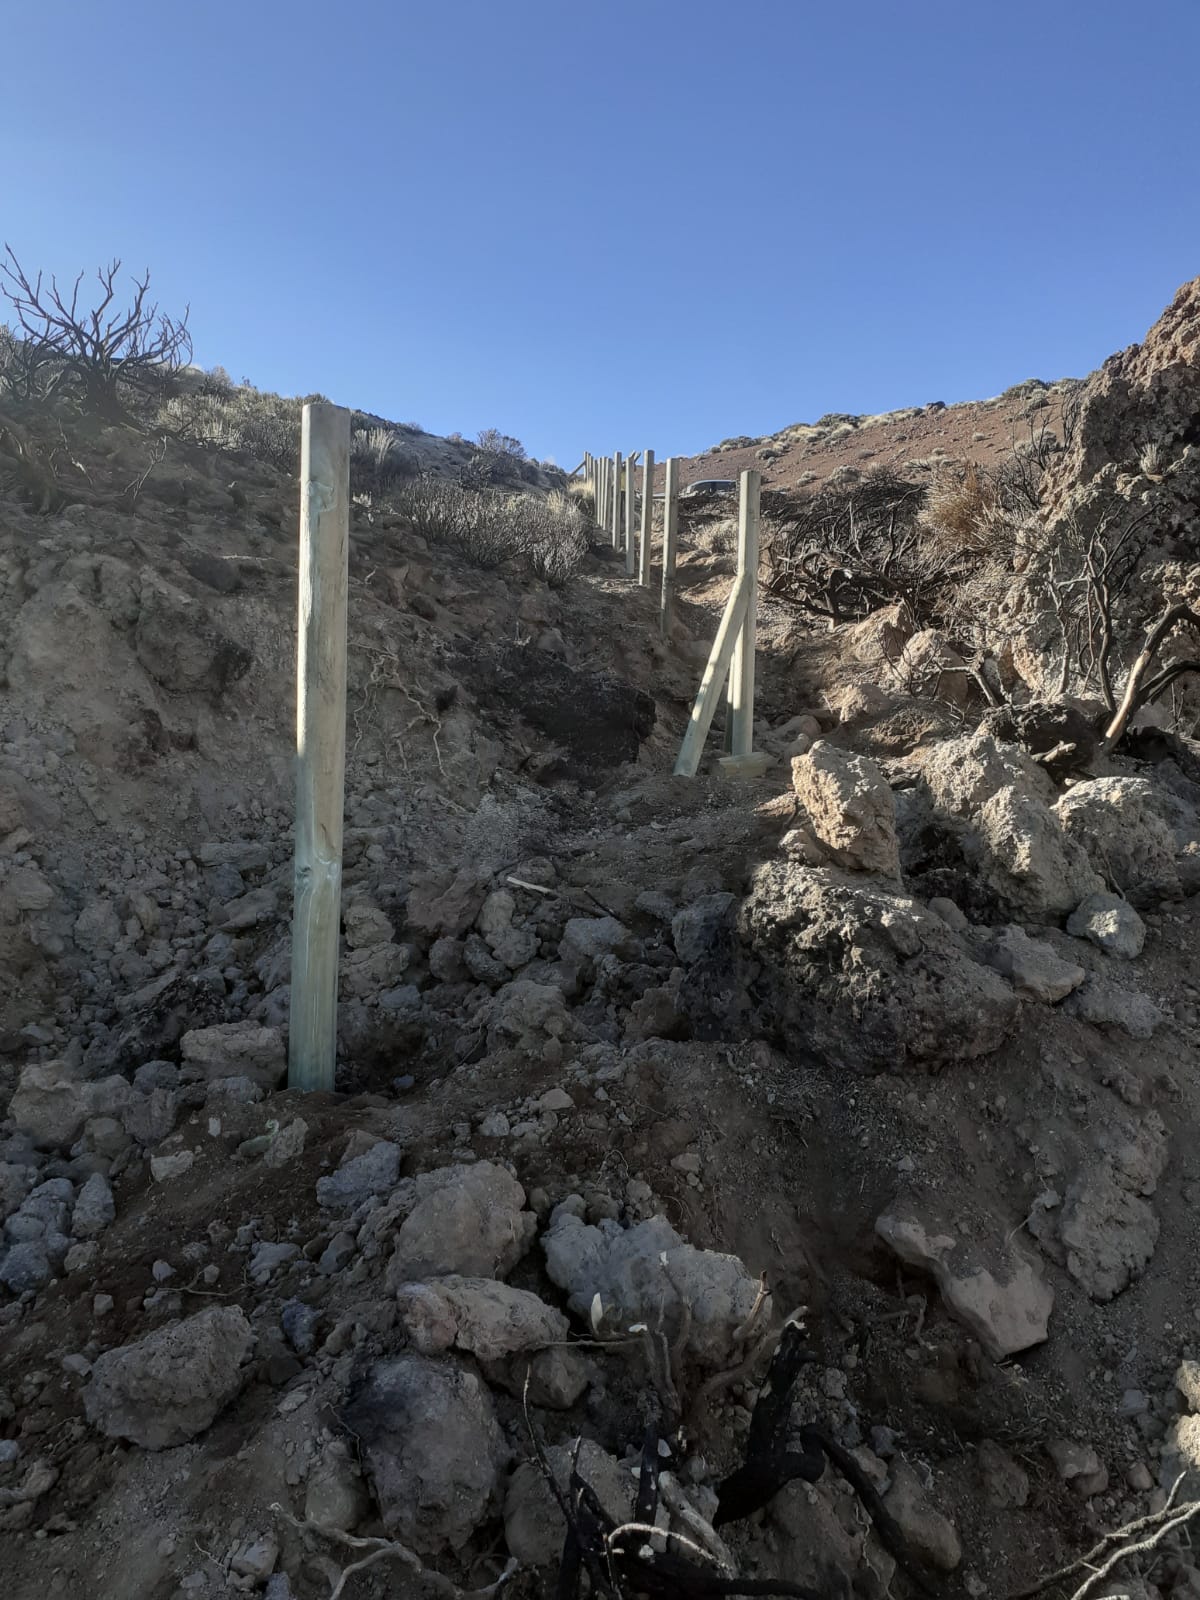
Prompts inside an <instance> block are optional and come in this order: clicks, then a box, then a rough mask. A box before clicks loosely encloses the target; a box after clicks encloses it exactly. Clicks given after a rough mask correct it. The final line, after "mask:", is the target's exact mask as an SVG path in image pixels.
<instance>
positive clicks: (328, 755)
mask: <svg viewBox="0 0 1200 1600" xmlns="http://www.w3.org/2000/svg"><path fill="white" fill-rule="evenodd" d="M349 543H350V413H349V411H347V410H344V409H343V408H342V407H341V406H334V405H330V404H328V402H325V401H322V402H319V403H313V404H309V405H306V406H305V407H304V413H303V421H302V423H301V431H300V616H299V633H298V638H297V649H296V861H295V901H294V909H293V916H292V991H291V1015H290V1022H289V1039H288V1087H289V1088H292V1089H332V1088H333V1080H334V1068H335V1064H336V1060H337V992H338V946H339V936H340V931H341V901H342V806H343V794H344V788H345V771H346V590H347V578H348V561H349Z"/></svg>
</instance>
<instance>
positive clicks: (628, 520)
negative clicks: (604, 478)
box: [625, 453, 637, 578]
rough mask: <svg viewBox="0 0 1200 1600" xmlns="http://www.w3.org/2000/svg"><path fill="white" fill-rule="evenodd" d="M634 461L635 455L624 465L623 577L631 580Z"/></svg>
mask: <svg viewBox="0 0 1200 1600" xmlns="http://www.w3.org/2000/svg"><path fill="white" fill-rule="evenodd" d="M636 460H637V454H636V453H635V454H633V455H631V456H630V458H629V460H628V461H627V462H626V463H625V576H626V577H627V578H632V577H633V575H634V574H635V573H636V572H637V550H636V549H635V547H634V542H633V509H634V502H635V501H636V499H637V490H636V479H635V477H634V472H633V464H634V462H635V461H636Z"/></svg>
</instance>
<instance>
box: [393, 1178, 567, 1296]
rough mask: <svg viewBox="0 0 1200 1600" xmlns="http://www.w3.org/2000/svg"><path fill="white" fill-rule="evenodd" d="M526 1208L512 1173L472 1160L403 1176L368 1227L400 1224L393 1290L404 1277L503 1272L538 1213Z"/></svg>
mask: <svg viewBox="0 0 1200 1600" xmlns="http://www.w3.org/2000/svg"><path fill="white" fill-rule="evenodd" d="M524 1206H525V1191H524V1189H522V1187H521V1185H520V1184H519V1183H518V1182H517V1180H516V1179H515V1178H514V1177H513V1176H512V1174H511V1173H509V1172H507V1171H505V1169H504V1168H503V1167H498V1166H495V1165H494V1164H493V1163H492V1162H490V1161H477V1162H475V1163H473V1164H472V1165H471V1166H454V1167H442V1168H440V1169H438V1170H437V1171H435V1172H425V1173H422V1174H421V1176H420V1177H417V1178H408V1179H405V1180H404V1181H403V1182H402V1183H401V1184H400V1185H399V1186H398V1187H397V1189H396V1190H395V1192H394V1193H393V1195H392V1197H391V1199H390V1200H389V1201H388V1202H387V1203H386V1204H385V1205H384V1206H383V1207H382V1208H381V1209H380V1210H379V1211H377V1212H374V1213H373V1214H372V1215H371V1216H370V1217H369V1218H368V1219H367V1225H366V1226H367V1229H368V1231H369V1232H370V1233H372V1234H373V1235H375V1236H377V1237H378V1236H381V1235H386V1234H387V1233H389V1232H390V1231H391V1229H392V1228H393V1227H395V1225H396V1224H397V1223H399V1231H398V1233H397V1234H396V1242H395V1248H394V1250H393V1253H392V1257H391V1260H390V1261H389V1263H388V1269H387V1284H388V1288H389V1290H391V1291H392V1292H393V1293H394V1292H395V1290H396V1289H397V1288H398V1287H399V1285H400V1284H402V1283H411V1282H421V1281H427V1280H428V1279H430V1278H442V1277H447V1276H450V1275H451V1274H458V1275H461V1276H463V1277H478V1278H505V1277H507V1276H508V1274H509V1273H510V1272H511V1271H512V1269H513V1268H514V1267H515V1266H516V1264H517V1262H518V1261H519V1260H520V1259H521V1257H522V1256H523V1255H524V1254H525V1252H526V1251H527V1250H528V1248H529V1246H530V1244H531V1242H532V1240H533V1236H534V1234H535V1233H536V1232H537V1218H536V1217H535V1216H534V1214H533V1212H532V1211H526V1210H525V1209H524Z"/></svg>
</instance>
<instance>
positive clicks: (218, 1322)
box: [83, 1306, 254, 1450]
mask: <svg viewBox="0 0 1200 1600" xmlns="http://www.w3.org/2000/svg"><path fill="white" fill-rule="evenodd" d="M253 1346H254V1335H253V1333H252V1332H251V1329H250V1324H249V1323H248V1322H247V1321H246V1318H245V1315H244V1314H243V1312H242V1310H241V1308H240V1307H239V1306H210V1307H208V1308H207V1309H206V1310H204V1311H198V1312H197V1313H196V1314H195V1316H192V1317H187V1318H186V1319H185V1320H184V1321H182V1322H176V1323H173V1324H171V1326H170V1327H166V1328H160V1329H158V1330H156V1331H155V1332H154V1333H149V1334H147V1335H146V1337H145V1338H144V1339H139V1340H138V1341H137V1342H136V1343H135V1344H127V1345H121V1346H120V1347H119V1348H117V1349H115V1350H106V1351H105V1352H104V1354H103V1355H100V1356H97V1358H96V1360H95V1362H94V1364H93V1366H92V1376H91V1380H90V1382H89V1383H88V1386H87V1388H86V1389H85V1390H84V1392H83V1403H84V1410H85V1411H86V1413H87V1418H88V1421H89V1422H90V1423H91V1424H92V1426H93V1427H94V1428H97V1429H99V1431H100V1432H101V1433H103V1434H106V1435H107V1436H108V1437H109V1438H110V1439H130V1440H132V1441H133V1443H134V1444H138V1445H141V1446H142V1448H143V1449H145V1450H165V1449H168V1448H169V1447H170V1446H172V1445H177V1444H185V1443H186V1442H187V1441H188V1440H189V1439H194V1438H195V1437H196V1435H197V1434H198V1433H203V1431H204V1429H205V1428H207V1427H208V1425H209V1424H210V1423H211V1422H212V1421H213V1419H214V1418H215V1417H216V1416H217V1415H218V1413H219V1412H221V1411H222V1410H223V1409H224V1408H225V1406H227V1405H228V1404H229V1402H230V1401H231V1400H232V1399H233V1398H234V1396H235V1395H236V1394H238V1392H239V1391H240V1389H241V1387H242V1384H243V1383H244V1382H245V1377H246V1373H245V1369H244V1363H245V1361H246V1358H247V1357H248V1356H249V1354H250V1352H251V1350H252V1349H253Z"/></svg>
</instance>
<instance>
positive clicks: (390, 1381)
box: [346, 1355, 508, 1555]
mask: <svg viewBox="0 0 1200 1600" xmlns="http://www.w3.org/2000/svg"><path fill="white" fill-rule="evenodd" d="M346 1422H347V1425H348V1427H349V1428H350V1430H351V1432H352V1434H353V1435H354V1437H355V1439H356V1440H357V1442H358V1448H359V1452H360V1455H361V1459H362V1460H363V1463H364V1465H365V1467H366V1470H367V1475H368V1477H369V1478H370V1480H371V1482H372V1485H373V1486H374V1491H375V1499H376V1501H377V1503H378V1505H379V1513H380V1517H381V1518H382V1521H383V1525H384V1528H385V1530H386V1531H387V1532H388V1533H390V1534H394V1535H395V1536H396V1537H398V1538H399V1539H401V1540H402V1541H403V1542H404V1543H405V1544H407V1545H410V1546H411V1547H412V1548H413V1549H414V1550H416V1551H417V1552H418V1553H420V1554H422V1555H436V1554H437V1553H439V1552H440V1551H442V1550H445V1549H447V1548H449V1549H458V1548H461V1546H462V1545H464V1544H465V1543H466V1541H467V1540H468V1539H469V1538H470V1537H471V1535H472V1534H473V1533H474V1532H475V1529H476V1528H477V1527H478V1526H479V1524H480V1523H481V1522H483V1521H484V1520H485V1518H486V1517H487V1516H488V1515H489V1514H490V1513H491V1512H492V1510H493V1507H494V1503H495V1501H496V1498H497V1495H498V1492H499V1488H500V1474H501V1471H502V1469H503V1467H504V1466H505V1464H506V1462H507V1459H508V1448H507V1446H506V1444H505V1442H504V1435H503V1434H502V1433H501V1431H500V1426H499V1424H498V1422H497V1421H496V1414H495V1410H494V1408H493V1406H492V1400H491V1396H490V1395H489V1394H488V1391H487V1389H486V1388H485V1387H484V1385H483V1384H482V1383H481V1382H480V1380H479V1379H478V1378H477V1377H476V1376H475V1375H474V1373H471V1372H468V1371H466V1370H465V1369H464V1368H462V1367H460V1366H458V1365H457V1364H456V1363H455V1362H451V1361H445V1360H433V1359H431V1358H430V1357H428V1356H421V1355H405V1356H401V1357H399V1358H398V1359H397V1360H395V1361H386V1362H378V1363H377V1364H376V1365H375V1366H373V1367H372V1368H371V1369H370V1371H369V1372H368V1374H367V1376H366V1378H365V1380H364V1382H363V1383H362V1384H361V1385H360V1386H359V1388H358V1389H357V1391H356V1392H355V1393H354V1394H353V1395H352V1397H351V1399H350V1402H349V1404H348V1405H347V1407H346Z"/></svg>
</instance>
